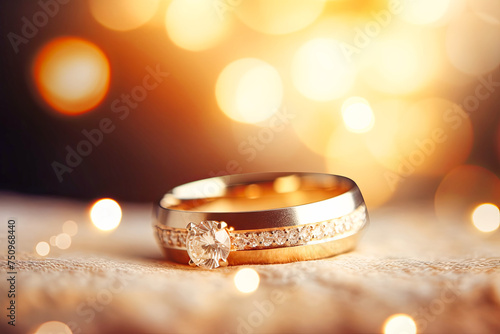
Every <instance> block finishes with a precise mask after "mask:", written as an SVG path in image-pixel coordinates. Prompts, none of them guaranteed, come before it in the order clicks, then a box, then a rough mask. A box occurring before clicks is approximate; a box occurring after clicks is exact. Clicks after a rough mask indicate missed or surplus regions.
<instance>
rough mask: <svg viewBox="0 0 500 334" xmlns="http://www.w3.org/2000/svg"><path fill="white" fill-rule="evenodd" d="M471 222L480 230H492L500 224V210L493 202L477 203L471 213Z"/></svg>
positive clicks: (485, 231) (487, 231) (486, 231)
mask: <svg viewBox="0 0 500 334" xmlns="http://www.w3.org/2000/svg"><path fill="white" fill-rule="evenodd" d="M472 223H473V224H474V226H475V227H476V228H477V229H478V230H479V231H481V232H484V233H489V232H494V231H496V230H497V229H498V227H499V226H500V211H499V210H498V207H497V206H496V205H495V204H491V203H484V204H481V205H478V206H477V207H476V208H475V209H474V212H473V213H472Z"/></svg>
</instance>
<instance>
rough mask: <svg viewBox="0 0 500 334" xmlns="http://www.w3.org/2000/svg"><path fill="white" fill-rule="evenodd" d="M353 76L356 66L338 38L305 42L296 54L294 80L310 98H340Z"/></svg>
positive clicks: (296, 85)
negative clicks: (343, 49)
mask: <svg viewBox="0 0 500 334" xmlns="http://www.w3.org/2000/svg"><path fill="white" fill-rule="evenodd" d="M354 79H355V71H354V67H353V66H352V63H351V61H350V60H349V59H348V58H347V56H346V54H345V53H344V52H343V51H342V49H341V46H340V43H339V42H338V41H336V40H333V39H329V38H316V39H313V40H311V41H309V42H307V43H305V44H304V45H302V47H300V49H299V50H298V51H297V53H296V54H295V56H294V58H293V64H292V80H293V84H294V86H295V87H296V88H297V90H298V91H299V92H300V93H301V94H302V95H304V96H305V97H307V98H309V99H311V100H315V101H329V100H333V99H336V98H339V97H341V96H343V95H345V94H346V93H347V92H348V91H349V90H350V88H351V87H352V85H353V84H354Z"/></svg>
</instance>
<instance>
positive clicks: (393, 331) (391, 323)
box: [384, 314, 417, 334]
mask: <svg viewBox="0 0 500 334" xmlns="http://www.w3.org/2000/svg"><path fill="white" fill-rule="evenodd" d="M384 334H417V325H416V324H415V320H413V318H412V317H410V316H409V315H407V314H394V315H391V316H390V317H389V318H387V320H386V321H385V323H384Z"/></svg>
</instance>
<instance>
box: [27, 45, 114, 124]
mask: <svg viewBox="0 0 500 334" xmlns="http://www.w3.org/2000/svg"><path fill="white" fill-rule="evenodd" d="M109 76H110V69H109V63H108V59H107V58H106V55H105V54H104V53H103V52H102V51H101V50H100V49H99V48H98V47H97V46H95V45H94V44H92V43H90V42H87V41H85V40H83V39H80V38H74V37H63V38H58V39H55V40H53V41H51V42H50V43H48V44H47V45H45V46H44V47H43V48H42V50H41V51H40V52H39V53H38V54H37V56H36V58H35V64H34V77H35V78H34V79H35V83H36V87H37V89H38V91H39V92H40V95H41V96H42V98H43V99H44V100H45V102H47V104H48V105H49V106H50V107H52V108H54V109H55V110H57V111H59V112H61V113H64V114H73V115H74V114H79V113H83V112H86V111H88V110H90V109H92V108H94V107H95V106H96V105H97V104H99V103H100V102H101V100H102V99H103V98H104V96H105V95H106V93H107V91H108V86H109Z"/></svg>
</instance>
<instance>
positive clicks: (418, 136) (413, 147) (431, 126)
mask: <svg viewBox="0 0 500 334" xmlns="http://www.w3.org/2000/svg"><path fill="white" fill-rule="evenodd" d="M465 115H466V113H465V112H464V110H462V109H461V108H460V107H459V106H458V105H456V104H454V103H452V102H451V101H448V100H445V99H441V98H430V99H425V100H421V101H418V102H417V103H414V104H413V105H411V106H410V107H409V108H408V109H407V110H405V111H404V112H403V113H401V114H400V115H399V124H398V125H397V126H396V125H395V124H393V126H396V127H397V128H398V131H397V133H396V137H395V143H397V147H398V152H399V154H400V157H399V161H398V162H397V165H395V166H393V167H392V169H393V170H394V171H397V170H398V169H400V170H405V171H407V173H410V174H412V173H417V174H426V175H442V174H443V173H445V172H447V171H449V170H450V169H452V168H453V167H455V166H458V165H460V164H462V163H463V162H464V161H465V160H466V159H467V157H468V156H469V154H470V152H471V150H472V144H473V132H472V125H471V122H470V119H469V118H468V117H466V116H465Z"/></svg>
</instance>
